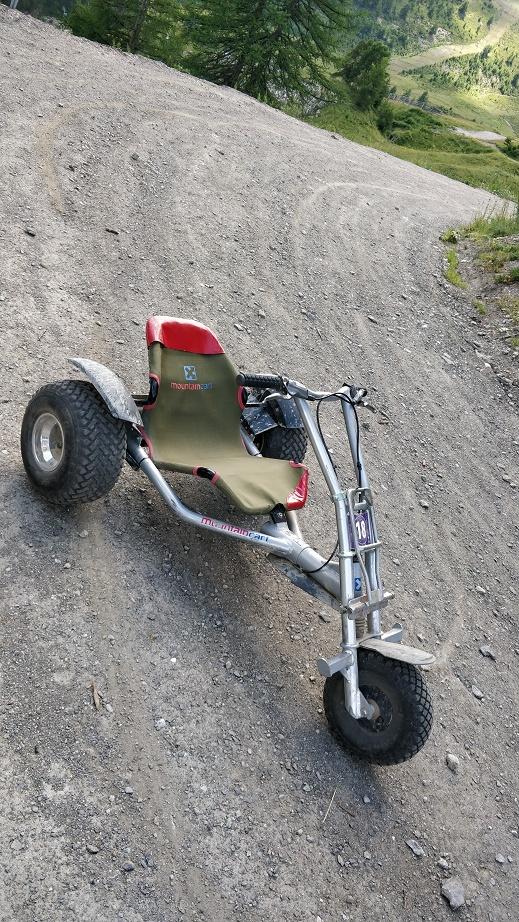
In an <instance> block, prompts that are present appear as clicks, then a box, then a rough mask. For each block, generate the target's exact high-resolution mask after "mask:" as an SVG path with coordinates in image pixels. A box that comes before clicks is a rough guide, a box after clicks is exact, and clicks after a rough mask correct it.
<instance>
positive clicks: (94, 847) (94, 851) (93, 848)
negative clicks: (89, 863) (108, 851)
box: [86, 845, 99, 855]
mask: <svg viewBox="0 0 519 922" xmlns="http://www.w3.org/2000/svg"><path fill="white" fill-rule="evenodd" d="M86 850H87V852H90V854H91V855H97V853H98V851H99V849H98V847H97V845H87V846H86Z"/></svg>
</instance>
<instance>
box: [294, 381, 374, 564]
mask: <svg viewBox="0 0 519 922" xmlns="http://www.w3.org/2000/svg"><path fill="white" fill-rule="evenodd" d="M332 396H333V397H339V398H340V399H341V400H345V401H346V402H347V403H349V404H350V406H351V407H353V413H354V415H355V425H356V430H357V438H356V449H355V453H356V455H357V462H356V468H357V484H358V486H359V487H360V486H361V479H362V464H361V463H360V425H359V417H358V414H357V407H356V406H355V404H354V403H353V400H350V398H349V397H347V396H346V394H340V393H335V394H327V397H332ZM325 399H326V398H325V397H320V398H319V400H318V401H317V410H316V414H315V415H316V422H317V428H318V430H319V435H320V436H321V439H322V442H323V445H324V447H325V449H326V454H327V455H328V459H329V461H330V464H331V465H332V467H333V469H334V471H335V473H336V474H337V468H336V466H335V462H334V460H333V458H332V456H331V454H330V450H329V448H328V445H327V443H326V439H325V437H324V434H323V430H322V429H321V420H320V416H319V411H320V409H321V403H322V402H323V400H325ZM338 547H339V539H338V538H337V541H336V542H335V547H334V549H333V551H332V553H331V554H330V556H329V557H328V560H325V561H324V563H322V564H321V566H320V567H317V568H316V569H315V570H305V573H308V574H310V573H319V570H323V569H324V567H327V566H328V564H329V563H330V561H331V560H332V559H333V558H334V557H335V555H336V553H337V548H338Z"/></svg>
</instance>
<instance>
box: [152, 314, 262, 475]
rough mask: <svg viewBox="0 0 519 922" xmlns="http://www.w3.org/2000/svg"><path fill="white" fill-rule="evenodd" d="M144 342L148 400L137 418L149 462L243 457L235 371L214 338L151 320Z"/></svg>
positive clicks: (193, 326)
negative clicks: (218, 456)
mask: <svg viewBox="0 0 519 922" xmlns="http://www.w3.org/2000/svg"><path fill="white" fill-rule="evenodd" d="M146 341H147V344H148V357H149V368H150V397H149V400H148V403H147V404H146V406H145V407H143V413H142V418H143V423H144V429H145V433H146V436H147V440H148V442H149V448H150V451H151V454H152V457H153V458H154V460H156V461H158V462H160V461H161V460H162V461H175V463H177V464H179V465H182V464H183V462H184V460H185V461H186V463H187V462H188V461H189V459H192V458H193V455H198V456H199V457H201V458H203V457H207V456H208V455H209V456H217V455H222V456H224V455H225V456H227V457H232V456H235V457H236V456H242V455H243V454H244V451H245V449H244V447H243V443H242V441H241V436H240V415H241V409H240V405H239V402H238V389H237V386H236V371H235V369H234V367H233V365H232V364H231V362H230V361H229V359H228V358H227V356H226V355H225V354H224V351H223V349H222V346H221V345H220V343H219V341H218V339H217V338H216V336H215V335H214V333H212V332H211V330H209V329H208V327H205V326H203V324H201V323H196V322H195V321H192V320H182V319H178V318H172V317H150V319H149V320H148V322H147V324H146Z"/></svg>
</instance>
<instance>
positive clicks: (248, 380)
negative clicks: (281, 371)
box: [236, 373, 285, 391]
mask: <svg viewBox="0 0 519 922" xmlns="http://www.w3.org/2000/svg"><path fill="white" fill-rule="evenodd" d="M236 383H237V384H241V385H243V387H253V388H255V389H256V390H264V389H266V388H273V389H274V390H275V391H284V390H285V382H284V381H283V378H282V377H281V375H247V374H243V373H240V374H239V375H237V377H236Z"/></svg>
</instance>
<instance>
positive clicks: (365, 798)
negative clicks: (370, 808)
mask: <svg viewBox="0 0 519 922" xmlns="http://www.w3.org/2000/svg"><path fill="white" fill-rule="evenodd" d="M362 800H363V802H364V803H365V804H370V803H371V797H368V795H367V794H364V797H363V798H362Z"/></svg>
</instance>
